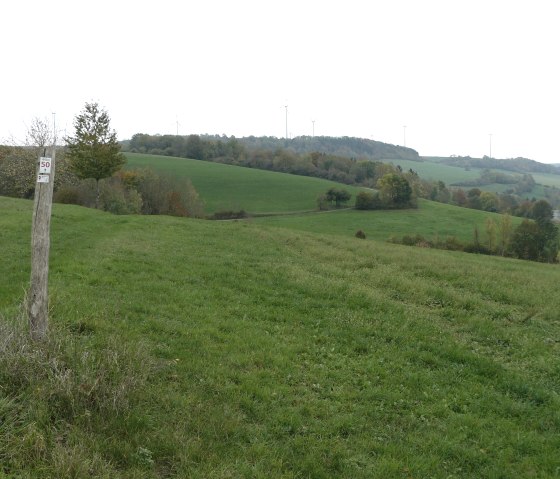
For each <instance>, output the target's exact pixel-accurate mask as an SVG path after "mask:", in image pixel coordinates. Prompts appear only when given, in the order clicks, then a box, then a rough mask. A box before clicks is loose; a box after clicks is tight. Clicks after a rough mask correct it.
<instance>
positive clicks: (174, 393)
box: [0, 197, 560, 479]
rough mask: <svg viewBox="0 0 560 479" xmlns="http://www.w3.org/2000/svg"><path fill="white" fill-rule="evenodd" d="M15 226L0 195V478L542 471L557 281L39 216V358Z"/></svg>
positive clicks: (444, 258) (93, 217) (251, 227)
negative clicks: (45, 333)
mask: <svg viewBox="0 0 560 479" xmlns="http://www.w3.org/2000/svg"><path fill="white" fill-rule="evenodd" d="M423 206H424V205H423ZM429 207H431V206H430V205H428V206H426V209H428V208H429ZM31 210H32V202H30V201H25V200H15V199H9V198H1V197H0V247H2V249H3V251H4V253H5V254H4V255H3V258H2V262H1V263H0V316H1V319H0V328H2V329H1V330H0V333H3V334H1V335H0V351H2V354H0V384H1V385H2V387H1V388H0V418H1V419H2V421H1V422H0V464H1V466H2V467H1V468H0V477H3V476H4V477H9V478H15V477H18V478H19V477H25V478H60V477H91V478H109V477H110V478H162V477H189V478H205V479H206V478H232V477H266V478H272V479H275V478H283V479H284V478H290V479H296V478H333V477H336V478H352V479H355V478H364V479H366V478H367V479H370V478H380V479H381V478H383V479H386V478H403V477H404V478H407V477H431V478H442V479H443V478H472V477H496V478H498V477H504V478H506V477H535V478H546V477H551V478H552V477H557V475H558V471H559V470H560V458H559V456H558V450H560V438H559V436H558V430H559V428H560V412H559V411H560V398H559V391H560V379H559V378H560V365H559V362H558V360H557V358H558V353H559V343H558V340H557V339H558V337H560V317H559V315H558V311H560V296H559V295H557V294H555V293H556V289H555V288H556V285H557V284H558V282H559V281H560V269H559V268H558V266H557V265H547V264H538V263H531V262H525V261H518V260H513V259H506V258H498V257H487V256H478V255H470V254H463V253H455V252H446V251H438V250H426V249H422V248H410V247H405V246H399V245H393V244H386V243H384V242H380V241H362V240H359V239H356V238H353V237H352V238H351V237H342V236H338V235H336V234H321V233H316V232H315V233H312V232H306V231H297V230H289V229H286V228H272V227H269V226H268V225H265V224H262V225H261V224H260V223H259V222H260V221H264V220H265V219H264V218H263V219H262V220H261V219H259V220H254V221H252V222H240V221H239V222H236V221H233V222H212V221H203V220H190V219H182V218H172V217H146V216H143V217H142V216H112V215H110V214H107V213H103V212H100V211H95V210H88V209H84V208H80V207H76V206H66V205H54V209H53V224H52V247H51V262H50V264H51V276H50V294H51V306H50V308H51V313H50V314H51V340H50V341H49V342H48V343H47V344H44V345H42V346H40V347H39V346H33V345H30V344H29V343H28V342H27V339H26V334H25V328H24V326H22V325H21V323H22V319H21V318H20V319H19V320H18V318H19V316H18V305H19V304H21V302H22V301H23V296H24V289H25V287H26V284H27V281H28V277H29V266H28V265H29V241H28V238H29V236H30V223H31ZM420 211H421V210H420ZM428 211H429V210H428ZM460 211H466V210H460ZM337 214H338V213H337ZM325 216H326V215H325ZM334 216H336V214H335V215H334ZM436 218H440V221H442V222H445V221H446V218H445V216H444V215H443V214H441V215H440V216H437V215H436ZM266 220H268V219H266ZM424 221H426V219H424ZM372 235H373V234H372ZM383 239H384V238H383Z"/></svg>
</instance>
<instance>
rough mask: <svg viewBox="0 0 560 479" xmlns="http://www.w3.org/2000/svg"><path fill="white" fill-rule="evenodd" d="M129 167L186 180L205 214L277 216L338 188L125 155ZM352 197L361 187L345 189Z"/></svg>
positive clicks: (294, 178)
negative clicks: (199, 200) (187, 179)
mask: <svg viewBox="0 0 560 479" xmlns="http://www.w3.org/2000/svg"><path fill="white" fill-rule="evenodd" d="M126 157H127V159H128V164H127V167H128V168H144V167H150V168H152V169H154V170H156V171H161V172H164V173H168V174H170V175H172V176H186V177H188V178H189V179H190V180H191V182H192V184H193V185H194V187H195V188H196V190H197V191H198V193H199V195H200V197H201V198H202V199H203V200H204V201H205V205H206V212H207V213H214V212H216V211H228V210H229V211H231V210H234V211H239V210H245V211H248V212H250V213H275V212H276V213H277V212H291V211H306V210H314V209H316V208H317V198H318V197H319V196H320V195H322V194H324V193H325V192H326V191H327V190H328V189H329V188H332V187H336V188H340V187H341V185H340V184H339V183H334V182H332V181H328V180H322V179H320V178H311V177H305V176H296V175H289V174H286V173H277V172H272V171H264V170H257V169H252V168H242V167H239V166H233V165H223V164H220V163H212V162H208V161H198V160H189V159H185V158H173V157H169V156H156V155H142V154H137V153H127V154H126ZM344 188H345V189H346V190H348V191H349V192H351V193H352V194H353V195H355V194H356V192H358V191H360V190H361V188H357V187H353V186H344Z"/></svg>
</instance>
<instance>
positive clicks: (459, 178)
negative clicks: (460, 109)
mask: <svg viewBox="0 0 560 479" xmlns="http://www.w3.org/2000/svg"><path fill="white" fill-rule="evenodd" d="M384 161H386V162H388V163H392V164H394V165H400V166H401V168H402V169H403V170H408V169H409V168H412V169H413V170H414V171H416V172H417V173H418V174H419V175H420V177H422V178H424V179H426V180H431V181H438V180H441V181H443V182H444V183H445V184H446V185H447V186H449V185H452V184H453V183H457V182H463V181H469V180H475V179H477V178H478V177H479V176H480V172H481V171H482V170H481V169H479V168H471V169H469V170H465V169H464V168H460V167H457V166H450V165H445V164H443V163H440V162H439V161H437V160H436V159H425V160H424V161H421V162H420V161H408V160H384ZM492 171H499V172H502V173H505V174H507V175H512V174H516V173H513V172H511V171H507V170H501V169H495V168H493V169H492ZM531 174H532V176H533V178H534V179H535V182H536V183H537V185H536V186H535V188H533V190H532V191H531V192H529V193H526V194H525V195H526V196H528V197H533V196H534V197H536V198H544V197H545V196H544V191H543V185H544V186H555V187H557V188H560V175H552V174H545V173H531ZM463 188H465V189H468V188H470V187H468V186H467V187H463ZM478 188H480V189H481V190H483V191H492V192H495V193H503V192H504V191H505V190H507V189H509V188H511V185H503V184H498V183H494V184H491V185H484V186H479V187H478Z"/></svg>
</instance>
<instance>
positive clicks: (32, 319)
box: [27, 144, 56, 341]
mask: <svg viewBox="0 0 560 479" xmlns="http://www.w3.org/2000/svg"><path fill="white" fill-rule="evenodd" d="M45 150H46V149H45ZM55 156H56V144H53V146H52V149H51V157H50V158H47V157H44V156H43V157H40V158H39V164H38V166H37V183H36V185H35V200H34V204H33V226H32V231H31V286H30V288H29V293H28V304H27V307H28V309H27V314H28V318H29V332H30V334H31V338H32V339H33V340H35V341H41V340H44V339H45V338H46V337H47V330H48V324H49V292H48V284H49V250H50V224H51V210H52V197H53V188H54V170H55Z"/></svg>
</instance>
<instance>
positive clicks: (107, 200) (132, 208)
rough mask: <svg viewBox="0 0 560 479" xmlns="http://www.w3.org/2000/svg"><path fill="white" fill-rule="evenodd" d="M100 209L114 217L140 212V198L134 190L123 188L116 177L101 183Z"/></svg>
mask: <svg viewBox="0 0 560 479" xmlns="http://www.w3.org/2000/svg"><path fill="white" fill-rule="evenodd" d="M100 204H101V208H102V209H103V210H105V211H108V212H109V213H113V214H115V215H129V214H139V213H141V212H142V197H141V196H140V194H139V193H138V192H137V191H136V190H135V189H132V188H130V189H128V188H125V187H124V185H123V183H122V182H121V180H120V179H119V178H117V177H113V178H109V179H107V180H105V181H103V183H102V185H101V192H100Z"/></svg>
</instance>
